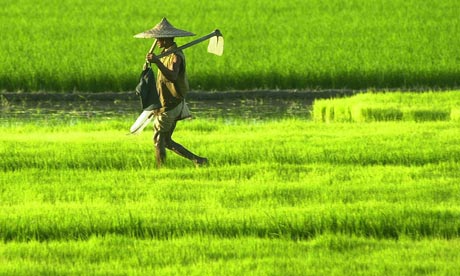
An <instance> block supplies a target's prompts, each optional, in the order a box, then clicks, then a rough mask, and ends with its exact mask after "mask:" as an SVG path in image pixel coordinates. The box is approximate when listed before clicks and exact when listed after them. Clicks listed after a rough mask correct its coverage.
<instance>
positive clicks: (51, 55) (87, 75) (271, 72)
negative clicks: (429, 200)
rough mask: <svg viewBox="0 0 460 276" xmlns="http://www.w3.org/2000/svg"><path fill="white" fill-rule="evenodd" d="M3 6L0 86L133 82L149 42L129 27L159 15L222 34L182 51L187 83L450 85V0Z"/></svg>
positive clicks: (456, 5)
mask: <svg viewBox="0 0 460 276" xmlns="http://www.w3.org/2000/svg"><path fill="white" fill-rule="evenodd" d="M2 3H3V5H2V11H1V15H2V16H0V24H1V25H2V26H4V27H3V28H2V39H1V40H0V56H1V57H2V62H1V63H0V89H1V90H6V91H13V92H14V91H56V92H71V91H87V92H95V91H133V90H134V87H135V85H136V83H137V78H138V76H139V74H140V68H141V66H142V65H143V63H144V57H145V53H146V52H147V50H148V49H149V48H150V45H151V43H152V41H151V40H140V39H134V38H133V35H134V34H137V33H139V32H142V31H144V30H147V29H149V28H151V27H153V26H154V25H155V24H157V23H158V22H159V21H160V20H161V18H162V17H164V16H166V17H167V18H168V19H169V20H170V21H171V23H172V24H173V25H174V26H176V27H178V28H182V29H187V30H189V31H192V32H194V33H196V34H197V37H200V36H203V35H205V34H208V33H210V32H212V31H213V30H214V29H216V28H219V29H220V30H221V31H222V33H223V34H224V37H225V51H224V55H223V56H222V57H217V56H213V55H210V54H208V53H206V43H204V44H201V45H197V46H195V47H193V48H190V49H187V50H185V51H186V55H187V63H188V65H187V66H188V69H187V70H188V73H189V77H190V84H191V88H192V89H193V90H221V91H222V90H225V91H227V90H233V89H235V90H248V89H307V90H312V89H330V88H334V89H342V88H346V89H385V88H398V89H402V88H407V89H410V88H411V89H424V88H453V87H458V85H459V77H458V76H459V75H460V69H459V68H460V67H459V66H458V64H459V62H460V60H459V57H460V52H459V51H460V50H459V47H458V46H457V45H459V44H460V35H459V34H460V32H459V30H460V25H459V24H460V23H459V22H460V19H459V17H458V11H459V10H460V2H459V1H456V0H443V1H424V0H371V1H369V0H346V1H345V0H326V1H323V0H321V1H320V0H309V1H305V0H293V1H288V2H286V1H261V0H252V1H243V0H237V1H215V0H204V1H192V0H178V1H173V2H168V1H166V2H163V3H161V4H159V3H150V4H147V3H146V2H145V1H114V0H104V1H102V0H94V1H84V0H66V1H57V0H46V1H35V0H21V1H11V0H5V1H3V2H2ZM191 39H192V38H178V39H177V42H178V44H184V43H186V42H189V41H190V40H191Z"/></svg>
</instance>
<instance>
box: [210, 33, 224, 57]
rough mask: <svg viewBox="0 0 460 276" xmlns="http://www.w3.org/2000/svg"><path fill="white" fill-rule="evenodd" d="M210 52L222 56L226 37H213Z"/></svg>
mask: <svg viewBox="0 0 460 276" xmlns="http://www.w3.org/2000/svg"><path fill="white" fill-rule="evenodd" d="M208 52H209V53H212V54H215V55H218V56H221V55H222V54H223V53H224V37H223V36H221V35H216V36H213V37H211V38H210V39H209V44H208Z"/></svg>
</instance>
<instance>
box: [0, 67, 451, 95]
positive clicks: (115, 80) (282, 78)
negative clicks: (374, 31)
mask: <svg viewBox="0 0 460 276" xmlns="http://www.w3.org/2000/svg"><path fill="white" fill-rule="evenodd" d="M138 77H139V75H138V74H137V73H135V72H133V74H130V75H126V76H122V77H120V76H112V75H104V74H99V75H95V76H91V77H82V76H79V77H78V76H77V77H74V76H72V74H71V72H69V76H68V77H65V78H64V79H62V77H61V78H58V77H55V76H50V75H49V74H44V73H37V74H36V75H35V76H33V77H32V78H31V77H30V76H27V75H25V76H24V79H20V80H18V79H11V78H10V77H9V76H7V75H0V89H2V90H4V91H26V92H30V91H56V92H66V91H80V92H88V91H91V92H106V91H117V92H119V91H133V90H134V89H135V86H136V85H137V82H138ZM189 79H190V85H191V88H192V90H207V91H213V90H215V91H228V90H251V89H259V90H260V89H267V90H276V89H281V90H285V89H288V90H289V89H291V90H292V89H300V90H328V89H352V90H367V89H374V90H384V89H401V90H412V91H419V90H421V89H423V90H428V89H430V90H437V89H452V88H455V87H458V86H459V85H460V68H459V69H458V70H457V71H455V72H450V71H423V70H421V71H416V72H404V71H378V70H375V71H372V72H365V71H347V72H331V73H330V74H329V73H328V74H324V73H323V74H320V73H317V72H306V73H305V74H283V75H281V74H279V73H277V72H266V73H257V74H254V73H249V74H243V73H241V74H232V75H213V74H212V73H210V74H195V75H191V76H189Z"/></svg>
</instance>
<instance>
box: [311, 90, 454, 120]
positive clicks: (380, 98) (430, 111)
mask: <svg viewBox="0 0 460 276" xmlns="http://www.w3.org/2000/svg"><path fill="white" fill-rule="evenodd" d="M459 107H460V92H459V91H447V92H425V93H409V92H388V93H362V94H358V95H355V96H352V97H347V98H342V99H320V100H316V101H315V103H314V105H313V118H314V120H316V121H323V122H332V121H336V122H372V121H416V122H421V121H449V120H453V121H458V109H459Z"/></svg>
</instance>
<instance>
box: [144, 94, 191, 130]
mask: <svg viewBox="0 0 460 276" xmlns="http://www.w3.org/2000/svg"><path fill="white" fill-rule="evenodd" d="M187 117H190V111H189V109H188V107H187V104H186V103H185V101H182V102H181V103H180V104H178V105H177V106H176V107H174V108H173V109H171V110H168V111H165V112H162V113H160V114H157V115H155V120H154V121H153V126H154V129H155V132H169V131H170V130H171V128H172V127H173V126H174V124H175V123H176V121H178V120H182V119H185V118H187Z"/></svg>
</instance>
